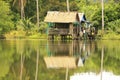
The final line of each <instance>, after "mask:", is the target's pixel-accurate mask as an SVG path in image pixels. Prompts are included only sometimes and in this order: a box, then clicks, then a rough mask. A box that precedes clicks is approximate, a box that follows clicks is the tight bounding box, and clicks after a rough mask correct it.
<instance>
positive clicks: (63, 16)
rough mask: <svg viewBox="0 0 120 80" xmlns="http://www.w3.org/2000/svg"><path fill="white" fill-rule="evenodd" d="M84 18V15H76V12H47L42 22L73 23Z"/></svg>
mask: <svg viewBox="0 0 120 80" xmlns="http://www.w3.org/2000/svg"><path fill="white" fill-rule="evenodd" d="M84 17H85V16H84V13H79V14H78V12H58V11H48V12H47V15H46V17H45V20H44V21H45V22H54V23H74V22H78V21H80V20H82V19H83V18H84ZM85 19H86V18H85Z"/></svg>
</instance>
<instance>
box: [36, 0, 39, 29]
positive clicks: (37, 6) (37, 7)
mask: <svg viewBox="0 0 120 80" xmlns="http://www.w3.org/2000/svg"><path fill="white" fill-rule="evenodd" d="M36 9H37V27H39V5H38V0H36Z"/></svg>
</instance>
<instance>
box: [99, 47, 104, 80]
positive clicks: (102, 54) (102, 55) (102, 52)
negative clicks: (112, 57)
mask: <svg viewBox="0 0 120 80" xmlns="http://www.w3.org/2000/svg"><path fill="white" fill-rule="evenodd" d="M103 58H104V48H102V51H101V76H100V80H102V71H103Z"/></svg>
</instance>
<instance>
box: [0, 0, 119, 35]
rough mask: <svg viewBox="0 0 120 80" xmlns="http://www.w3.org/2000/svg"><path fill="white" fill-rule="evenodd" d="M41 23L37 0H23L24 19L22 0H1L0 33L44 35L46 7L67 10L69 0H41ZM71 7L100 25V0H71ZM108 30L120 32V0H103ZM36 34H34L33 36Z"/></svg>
mask: <svg viewBox="0 0 120 80" xmlns="http://www.w3.org/2000/svg"><path fill="white" fill-rule="evenodd" d="M38 1H39V18H40V21H39V22H40V26H39V27H37V25H36V23H37V19H36V17H37V16H36V12H37V11H36V0H23V9H24V13H23V14H24V15H23V16H24V19H21V0H0V10H1V11H0V36H1V37H3V36H5V37H11V36H14V37H16V36H19V37H23V36H30V35H32V37H35V36H36V34H37V36H40V37H41V36H42V35H41V34H44V33H46V30H47V23H44V17H45V16H46V14H47V11H67V6H66V0H38ZM69 3H70V11H78V12H82V13H85V15H86V17H87V20H88V21H90V22H91V23H92V26H94V27H96V28H97V29H101V23H102V17H101V13H102V10H101V1H100V0H69ZM104 19H105V30H107V31H108V33H111V32H112V33H114V34H119V33H120V0H104ZM33 35H34V36H33Z"/></svg>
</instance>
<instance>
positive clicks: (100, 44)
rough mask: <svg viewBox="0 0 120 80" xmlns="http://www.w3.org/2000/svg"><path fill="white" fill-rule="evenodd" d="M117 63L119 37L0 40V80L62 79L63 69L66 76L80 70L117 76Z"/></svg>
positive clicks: (118, 58)
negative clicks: (108, 38)
mask: <svg viewBox="0 0 120 80" xmlns="http://www.w3.org/2000/svg"><path fill="white" fill-rule="evenodd" d="M45 58H47V59H46V60H45ZM67 63H69V64H70V65H69V67H66V64H67ZM71 66H72V67H71ZM119 67H120V41H119V40H103V41H76V40H73V41H48V40H0V80H65V79H66V71H68V80H69V79H70V76H71V75H73V74H74V73H83V72H94V73H96V74H99V73H100V71H107V72H112V73H113V74H114V75H117V76H119V75H120V68H119Z"/></svg>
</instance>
